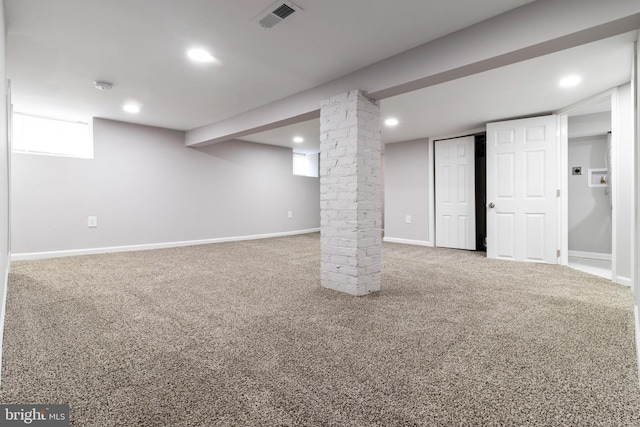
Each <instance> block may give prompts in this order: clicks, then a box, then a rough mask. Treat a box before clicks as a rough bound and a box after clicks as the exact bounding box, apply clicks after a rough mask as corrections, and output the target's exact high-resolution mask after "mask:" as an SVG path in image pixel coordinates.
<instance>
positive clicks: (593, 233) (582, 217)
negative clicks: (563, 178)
mask: <svg viewBox="0 0 640 427" xmlns="http://www.w3.org/2000/svg"><path fill="white" fill-rule="evenodd" d="M609 116H610V115H609ZM569 126H570V127H571V120H570V121H569ZM606 147H607V136H606V135H594V136H590V137H581V138H573V139H570V140H569V192H568V197H569V251H579V252H589V253H593V254H608V255H611V237H612V236H611V219H612V216H611V195H607V194H606V193H605V188H597V187H596V188H594V187H589V185H588V170H589V169H596V168H607V162H606V156H605V153H606ZM577 166H580V167H582V175H573V174H572V173H571V171H572V169H573V167H577Z"/></svg>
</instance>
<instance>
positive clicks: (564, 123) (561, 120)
mask: <svg viewBox="0 0 640 427" xmlns="http://www.w3.org/2000/svg"><path fill="white" fill-rule="evenodd" d="M558 131H559V133H558V188H559V189H560V197H559V198H558V248H560V259H559V260H558V263H559V264H560V265H568V264H569V255H570V254H569V115H568V114H566V113H565V114H559V115H558Z"/></svg>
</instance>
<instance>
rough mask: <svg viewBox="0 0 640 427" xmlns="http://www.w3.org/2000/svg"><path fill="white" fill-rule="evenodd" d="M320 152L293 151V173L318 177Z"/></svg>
mask: <svg viewBox="0 0 640 427" xmlns="http://www.w3.org/2000/svg"><path fill="white" fill-rule="evenodd" d="M318 156H319V155H318V153H313V154H302V153H293V174H294V175H299V176H310V177H313V178H317V177H318Z"/></svg>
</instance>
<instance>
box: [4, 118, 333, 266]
mask: <svg viewBox="0 0 640 427" xmlns="http://www.w3.org/2000/svg"><path fill="white" fill-rule="evenodd" d="M94 141H95V158H94V159H93V160H86V159H84V160H83V159H73V158H64V157H50V156H37V155H28V154H13V156H12V157H13V166H12V191H13V202H14V203H13V210H12V213H13V219H14V221H13V238H12V240H13V248H14V249H13V252H14V253H18V254H19V253H38V252H51V251H68V250H77V249H89V248H105V247H114V246H116V247H118V246H129V245H148V244H157V243H167V242H184V241H192V240H203V239H216V238H226V237H236V236H249V235H260V234H271V233H282V232H290V231H296V230H306V229H313V228H318V227H319V226H320V214H319V213H320V206H319V181H318V179H317V178H309V177H301V176H294V175H293V174H292V153H291V150H290V149H288V148H283V147H275V146H268V145H262V144H255V143H249V142H243V141H227V142H224V143H221V144H217V145H214V146H210V147H205V148H202V149H192V148H186V147H185V146H184V133H183V132H180V131H173V130H167V129H160V128H154V127H147V126H139V125H133V124H128V123H122V122H115V121H110V120H103V119H96V120H94ZM0 211H1V209H0ZM288 211H292V213H293V217H292V218H288ZM89 215H96V216H97V217H98V227H97V228H88V227H87V216H89Z"/></svg>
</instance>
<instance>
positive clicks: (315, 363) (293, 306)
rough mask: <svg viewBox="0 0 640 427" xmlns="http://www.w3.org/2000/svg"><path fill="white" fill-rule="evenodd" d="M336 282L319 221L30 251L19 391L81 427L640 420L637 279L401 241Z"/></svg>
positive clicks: (9, 357)
mask: <svg viewBox="0 0 640 427" xmlns="http://www.w3.org/2000/svg"><path fill="white" fill-rule="evenodd" d="M382 289H383V290H382V292H380V293H378V294H375V295H370V296H368V297H362V298H355V297H351V296H348V295H345V294H340V293H336V292H333V291H330V290H326V289H323V288H321V287H320V285H319V236H318V234H311V235H302V236H295V237H286V238H275V239H266V240H255V241H248V242H235V243H224V244H214V245H204V246H194V247H188V248H178V249H166V250H156V251H146V252H130V253H120V254H109V255H98V256H84V257H73V258H58V259H51V260H40V261H28V262H16V263H14V264H13V266H12V273H11V276H10V283H9V295H8V302H7V317H6V330H5V340H4V358H3V364H2V369H3V372H2V385H1V387H0V402H2V403H69V404H70V407H71V419H72V425H74V426H138V425H140V426H242V425H249V426H275V425H283V426H288V425H291V426H293V425H304V426H404V425H407V426H412V425H415V426H434V425H435V426H437V425H507V426H523V425H527V426H533V425H535V426H538V425H558V426H559V425H563V426H565V425H575V426H583V425H602V426H632V425H640V391H639V387H638V377H637V372H636V363H635V352H634V338H633V337H634V335H633V334H634V332H633V311H632V295H631V291H630V289H628V288H626V287H622V286H618V285H614V284H612V283H611V282H608V281H605V280H603V279H600V278H597V277H593V276H589V275H587V274H584V273H581V272H578V271H574V270H570V269H568V268H563V267H558V266H548V265H535V264H521V263H512V262H502V261H493V260H487V259H486V258H485V257H484V254H481V253H474V252H466V251H455V250H446V249H432V248H423V247H413V246H406V245H397V244H385V245H384V246H383V283H382Z"/></svg>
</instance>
